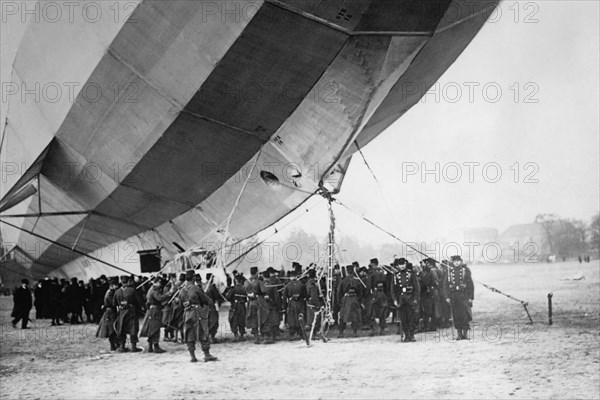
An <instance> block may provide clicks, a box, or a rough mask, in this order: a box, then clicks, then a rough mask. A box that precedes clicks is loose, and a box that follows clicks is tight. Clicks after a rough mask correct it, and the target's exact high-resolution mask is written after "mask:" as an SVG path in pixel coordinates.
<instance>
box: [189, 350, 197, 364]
mask: <svg viewBox="0 0 600 400" xmlns="http://www.w3.org/2000/svg"><path fill="white" fill-rule="evenodd" d="M188 351H189V352H190V362H198V359H197V358H196V351H195V350H192V349H188Z"/></svg>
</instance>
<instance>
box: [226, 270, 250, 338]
mask: <svg viewBox="0 0 600 400" xmlns="http://www.w3.org/2000/svg"><path fill="white" fill-rule="evenodd" d="M234 280H235V285H234V286H233V287H231V288H230V289H229V290H228V291H227V301H229V303H230V304H231V307H230V308H229V318H228V320H229V327H230V328H231V332H233V336H234V341H235V342H237V341H239V340H244V335H245V334H246V301H247V297H246V289H245V288H244V281H245V278H244V275H242V274H235V275H234Z"/></svg>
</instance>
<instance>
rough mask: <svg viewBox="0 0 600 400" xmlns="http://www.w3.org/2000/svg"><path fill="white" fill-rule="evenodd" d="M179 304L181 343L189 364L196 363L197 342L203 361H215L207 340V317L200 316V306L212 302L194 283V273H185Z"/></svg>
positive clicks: (200, 287) (199, 286)
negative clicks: (202, 353)
mask: <svg viewBox="0 0 600 400" xmlns="http://www.w3.org/2000/svg"><path fill="white" fill-rule="evenodd" d="M180 296H181V302H182V304H183V307H184V314H183V341H184V342H185V343H186V344H187V347H188V351H189V352H190V356H191V360H190V361H191V362H197V361H198V359H197V358H196V342H197V341H199V342H200V345H201V347H202V351H203V352H204V361H205V362H208V361H216V360H217V358H216V357H214V356H213V355H211V354H210V340H209V338H208V315H203V314H202V312H201V311H202V309H201V307H202V306H208V305H209V304H210V303H211V302H212V300H211V299H210V298H209V297H208V296H207V295H206V293H204V290H202V286H201V285H196V284H195V283H194V271H193V270H188V271H186V273H185V283H184V284H183V286H182V288H181V292H180Z"/></svg>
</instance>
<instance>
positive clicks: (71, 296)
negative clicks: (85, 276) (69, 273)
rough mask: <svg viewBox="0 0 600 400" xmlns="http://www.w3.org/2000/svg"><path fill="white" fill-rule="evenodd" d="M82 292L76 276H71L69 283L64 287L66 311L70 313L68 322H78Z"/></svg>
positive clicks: (81, 304)
mask: <svg viewBox="0 0 600 400" xmlns="http://www.w3.org/2000/svg"><path fill="white" fill-rule="evenodd" d="M82 297H83V293H82V289H81V287H79V284H78V283H77V278H71V283H70V284H69V285H68V286H67V287H66V288H65V306H66V310H67V313H69V314H71V318H70V323H71V325H73V324H78V323H79V320H80V318H82V317H81V309H82V307H83V301H82V300H83V299H82Z"/></svg>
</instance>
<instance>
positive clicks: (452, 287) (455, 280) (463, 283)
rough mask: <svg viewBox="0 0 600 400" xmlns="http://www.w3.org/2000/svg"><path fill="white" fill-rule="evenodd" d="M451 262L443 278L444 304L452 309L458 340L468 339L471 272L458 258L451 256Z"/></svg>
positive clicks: (473, 290) (470, 315) (470, 314)
mask: <svg viewBox="0 0 600 400" xmlns="http://www.w3.org/2000/svg"><path fill="white" fill-rule="evenodd" d="M451 261H452V265H449V266H448V272H447V273H446V276H445V277H444V278H445V279H444V289H445V290H444V293H445V294H446V296H447V297H446V302H447V303H448V304H450V306H451V309H452V318H453V320H454V327H455V328H456V330H457V331H458V340H463V339H469V337H468V336H467V332H468V331H469V329H470V326H469V321H471V320H472V313H471V307H472V306H473V298H474V295H475V288H474V287H473V279H472V278H471V270H470V269H469V268H468V267H467V266H466V265H465V264H463V262H462V258H461V257H460V256H452V258H451Z"/></svg>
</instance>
